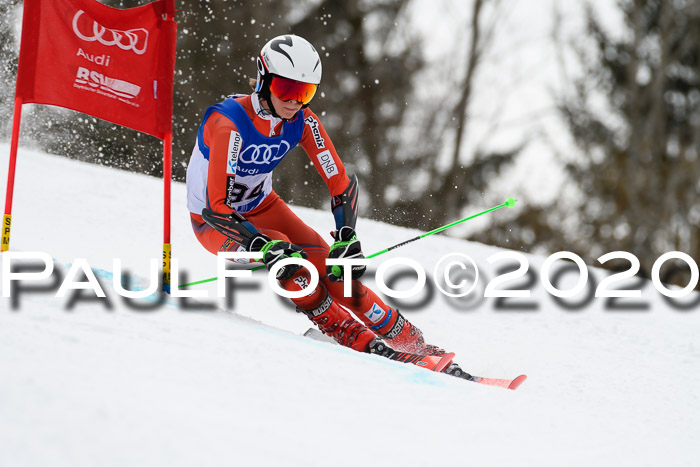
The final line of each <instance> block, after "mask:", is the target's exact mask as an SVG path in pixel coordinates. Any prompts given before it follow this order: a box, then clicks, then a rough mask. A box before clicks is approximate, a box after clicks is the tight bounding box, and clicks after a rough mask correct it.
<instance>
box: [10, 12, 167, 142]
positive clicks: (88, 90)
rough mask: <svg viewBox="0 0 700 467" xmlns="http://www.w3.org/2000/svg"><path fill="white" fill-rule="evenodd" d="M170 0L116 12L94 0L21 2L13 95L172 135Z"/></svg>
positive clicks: (139, 128)
mask: <svg viewBox="0 0 700 467" xmlns="http://www.w3.org/2000/svg"><path fill="white" fill-rule="evenodd" d="M173 6H174V2H173V1H172V0H156V1H154V2H152V3H149V4H147V5H143V6H139V7H136V8H129V9H126V10H120V9H115V8H111V7H108V6H106V5H103V4H101V3H99V2H97V1H95V0H25V1H24V17H23V20H22V43H21V46H20V54H19V66H18V70H17V89H16V96H17V97H19V98H21V99H22V101H23V102H24V103H32V102H33V103H37V104H50V105H57V106H60V107H66V108H69V109H73V110H76V111H78V112H83V113H86V114H89V115H92V116H95V117H98V118H101V119H103V120H107V121H109V122H112V123H116V124H118V125H123V126H126V127H129V128H132V129H134V130H137V131H141V132H144V133H148V134H150V135H153V136H155V137H157V138H160V139H164V138H165V135H166V134H167V133H170V132H171V129H172V113H173V104H172V96H173V73H174V67H175V41H176V28H177V25H176V23H175V22H174V21H166V20H165V18H164V15H165V14H169V15H172V13H173V11H172V10H173Z"/></svg>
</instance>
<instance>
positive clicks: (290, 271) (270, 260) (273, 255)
mask: <svg viewBox="0 0 700 467" xmlns="http://www.w3.org/2000/svg"><path fill="white" fill-rule="evenodd" d="M248 250H249V251H260V252H261V253H262V254H263V261H264V262H265V266H267V269H268V271H269V270H270V269H271V268H272V266H273V265H274V264H275V263H277V261H279V260H282V259H287V258H302V259H306V258H307V255H306V252H304V250H302V249H301V247H300V246H299V245H295V244H293V243H289V242H285V241H283V240H271V239H270V237H268V236H267V235H263V234H258V235H256V236H255V237H254V238H253V240H251V242H250V245H249V247H248ZM303 267H304V266H302V265H300V264H287V265H285V266H282V267H281V268H280V269H279V270H278V271H277V274H276V275H275V278H276V279H277V280H278V281H282V280H287V279H290V278H291V277H292V276H293V275H294V273H296V272H297V271H298V270H299V269H301V268H303Z"/></svg>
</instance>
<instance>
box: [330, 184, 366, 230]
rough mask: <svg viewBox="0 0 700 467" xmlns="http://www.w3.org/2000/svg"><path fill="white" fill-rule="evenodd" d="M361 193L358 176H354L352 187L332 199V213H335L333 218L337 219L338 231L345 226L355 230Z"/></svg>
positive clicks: (336, 226)
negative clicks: (358, 198)
mask: <svg viewBox="0 0 700 467" xmlns="http://www.w3.org/2000/svg"><path fill="white" fill-rule="evenodd" d="M359 191H360V190H359V186H358V183H357V175H353V176H352V177H350V185H348V187H347V188H346V189H345V191H344V192H343V193H341V194H340V195H337V196H334V197H333V198H332V199H331V211H333V217H334V218H335V228H336V230H338V229H340V228H341V227H345V226H347V227H351V228H353V229H354V228H355V224H356V223H357V210H358V202H357V201H358V200H357V197H358V195H359Z"/></svg>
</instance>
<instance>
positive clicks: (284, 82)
mask: <svg viewBox="0 0 700 467" xmlns="http://www.w3.org/2000/svg"><path fill="white" fill-rule="evenodd" d="M317 88H318V85H317V84H312V83H302V82H301V81H295V80H293V79H289V78H282V77H281V76H273V77H272V82H271V83H270V92H271V93H272V94H274V95H275V97H277V98H278V99H280V100H283V101H296V102H301V104H303V105H306V104H308V103H309V102H311V99H313V97H314V94H316V89H317Z"/></svg>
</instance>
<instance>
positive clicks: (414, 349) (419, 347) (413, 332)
mask: <svg viewBox="0 0 700 467" xmlns="http://www.w3.org/2000/svg"><path fill="white" fill-rule="evenodd" d="M387 315H388V316H387V318H386V320H385V321H386V324H385V323H381V324H380V325H379V326H381V327H378V326H373V327H372V330H374V331H376V332H377V334H379V335H380V336H383V337H384V339H386V341H387V343H388V344H389V345H390V346H391V347H392V348H394V349H396V350H399V351H401V352H411V353H419V354H422V355H438V356H439V355H445V351H444V350H443V349H441V348H440V347H437V346H434V345H430V344H426V343H425V338H423V332H422V331H421V330H420V329H418V328H417V327H415V326H414V325H413V324H411V323H410V322H409V321H408V320H407V319H406V318H404V317H403V315H402V314H401V313H399V310H393V309H389V312H388V313H387Z"/></svg>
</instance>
